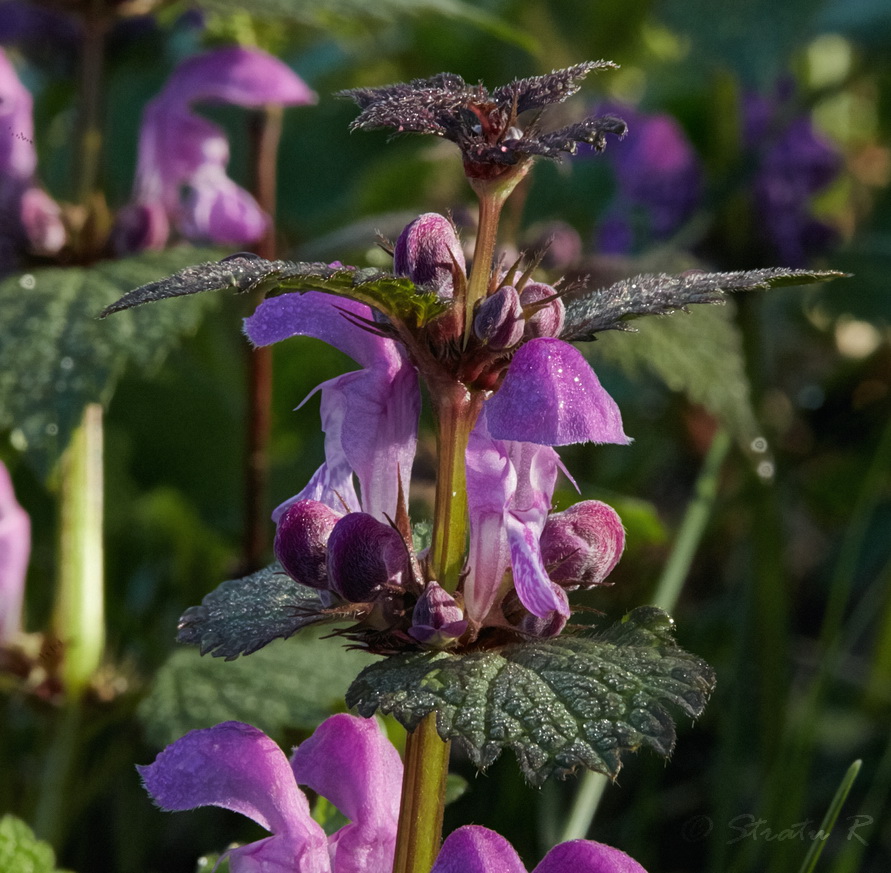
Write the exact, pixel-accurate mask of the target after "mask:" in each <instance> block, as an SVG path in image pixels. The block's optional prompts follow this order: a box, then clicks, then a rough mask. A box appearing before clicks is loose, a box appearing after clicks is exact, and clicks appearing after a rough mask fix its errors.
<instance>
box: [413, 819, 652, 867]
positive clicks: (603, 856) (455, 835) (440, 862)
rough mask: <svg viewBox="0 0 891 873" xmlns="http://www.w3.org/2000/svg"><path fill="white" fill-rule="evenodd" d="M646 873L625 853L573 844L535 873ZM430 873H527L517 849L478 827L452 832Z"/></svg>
mask: <svg viewBox="0 0 891 873" xmlns="http://www.w3.org/2000/svg"><path fill="white" fill-rule="evenodd" d="M569 871H572V873H646V870H644V868H643V867H641V866H640V864H638V863H637V861H635V860H634V859H633V858H630V857H629V856H628V855H626V854H625V853H624V852H621V851H619V850H618V849H613V848H612V847H611V846H605V845H603V843H595V842H594V841H593V840H572V841H570V842H568V843H561V844H560V845H559V846H555V847H554V848H553V849H551V851H550V852H548V853H547V855H545V857H544V859H543V860H542V862H541V863H540V864H539V865H538V866H537V867H536V868H535V870H534V871H533V873H569ZM430 873H526V867H525V866H524V864H523V862H522V861H521V860H520V856H519V855H518V854H517V853H516V851H515V850H514V847H513V846H512V845H511V844H510V843H509V842H508V841H507V840H506V839H505V838H504V837H502V836H501V834H498V833H496V832H495V831H491V830H489V829H488V828H484V827H479V826H478V825H466V826H465V827H463V828H458V830H456V831H453V832H452V833H451V834H449V836H448V838H447V839H446V841H445V842H444V843H443V845H442V849H441V850H440V852H439V857H437V859H436V863H435V864H434V865H433V869H432V870H431V871H430Z"/></svg>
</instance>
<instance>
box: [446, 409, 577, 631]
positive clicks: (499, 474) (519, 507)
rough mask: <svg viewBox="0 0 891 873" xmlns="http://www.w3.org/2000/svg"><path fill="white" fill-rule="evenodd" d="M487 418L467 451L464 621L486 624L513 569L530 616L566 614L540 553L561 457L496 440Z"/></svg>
mask: <svg viewBox="0 0 891 873" xmlns="http://www.w3.org/2000/svg"><path fill="white" fill-rule="evenodd" d="M487 418H488V412H487V411H484V412H483V413H482V414H481V415H480V418H479V420H478V421H477V425H476V427H475V428H474V430H473V431H472V432H471V435H470V440H469V442H468V447H467V501H468V510H469V515H470V550H469V553H468V559H467V564H468V568H467V576H466V578H465V580H464V601H465V605H466V608H467V615H468V616H469V617H470V618H472V619H474V620H475V621H483V620H484V619H485V617H486V614H487V613H488V612H489V610H490V609H491V608H492V606H493V604H494V603H495V599H496V598H497V596H498V593H499V590H500V588H501V581H502V578H503V576H504V573H505V571H506V570H507V568H508V566H510V567H511V568H512V570H513V577H514V588H515V589H516V592H517V595H518V597H519V598H520V601H521V602H522V604H523V606H524V607H525V608H526V609H528V610H529V612H531V613H532V614H533V615H537V616H539V617H543V616H545V615H547V614H548V613H550V612H553V611H556V612H558V613H560V614H563V615H567V614H568V613H569V607H568V605H567V601H566V598H565V597H562V596H561V595H560V594H559V593H558V592H557V591H556V590H555V587H554V586H553V585H552V583H551V580H550V579H549V578H548V574H547V572H546V571H545V567H544V564H543V562H542V558H541V550H540V547H539V538H540V537H541V532H542V530H543V528H544V524H545V521H546V520H547V516H548V510H549V509H550V506H551V497H552V495H553V492H554V484H555V482H556V478H557V469H558V463H559V461H558V458H557V453H556V452H555V451H554V450H553V449H552V448H551V447H550V446H542V445H536V444H534V443H521V442H516V441H508V440H496V439H493V438H492V437H491V435H490V433H489V431H488V429H487V428H488V425H487Z"/></svg>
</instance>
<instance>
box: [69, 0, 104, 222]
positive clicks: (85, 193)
mask: <svg viewBox="0 0 891 873" xmlns="http://www.w3.org/2000/svg"><path fill="white" fill-rule="evenodd" d="M107 31H108V21H107V19H106V17H105V12H104V4H103V3H102V2H101V0H95V2H93V3H91V4H90V6H89V7H88V9H87V14H86V15H85V16H84V38H83V42H82V44H81V54H80V113H79V127H80V131H79V135H78V140H79V152H78V156H77V160H78V163H77V173H76V178H77V189H76V192H75V197H76V199H77V202H78V203H79V204H80V205H81V206H88V205H89V202H90V199H91V197H92V195H93V192H94V191H95V190H96V183H97V180H98V177H99V161H100V158H101V156H102V125H101V115H102V71H103V67H104V63H105V34H106V33H107Z"/></svg>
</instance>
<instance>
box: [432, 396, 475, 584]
mask: <svg viewBox="0 0 891 873" xmlns="http://www.w3.org/2000/svg"><path fill="white" fill-rule="evenodd" d="M430 393H431V396H432V397H433V402H434V409H435V413H436V421H437V434H436V440H437V457H438V468H437V471H436V497H435V500H434V513H433V518H434V522H433V539H432V542H431V545H430V565H431V570H432V573H433V578H434V579H436V580H437V581H438V582H439V584H440V585H442V587H443V588H445V589H446V590H447V591H454V590H455V589H456V588H457V587H458V582H459V580H460V576H461V570H462V568H463V565H464V553H465V548H466V543H467V468H466V461H465V456H466V453H467V441H468V440H469V439H470V432H471V431H472V430H473V426H474V424H475V423H476V419H477V415H478V414H479V407H480V405H481V403H482V400H483V397H482V394H481V393H480V392H478V391H474V392H472V391H469V390H468V389H467V388H466V387H465V386H464V385H461V384H460V383H458V384H453V385H446V386H443V387H442V388H441V390H437V386H431V391H430Z"/></svg>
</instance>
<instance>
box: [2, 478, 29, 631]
mask: <svg viewBox="0 0 891 873" xmlns="http://www.w3.org/2000/svg"><path fill="white" fill-rule="evenodd" d="M30 554H31V520H30V518H28V514H27V513H26V512H25V510H24V509H22V507H21V506H19V504H18V502H17V501H16V499H15V492H14V491H13V490H12V479H10V476H9V471H8V470H7V469H6V467H5V466H4V465H3V464H2V463H0V643H4V642H6V641H7V640H9V639H10V638H11V637H12V636H13V635H14V634H16V633H17V632H18V631H19V630H20V629H21V624H22V601H23V600H24V596H25V574H26V572H27V569H28V558H29V556H30Z"/></svg>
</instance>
